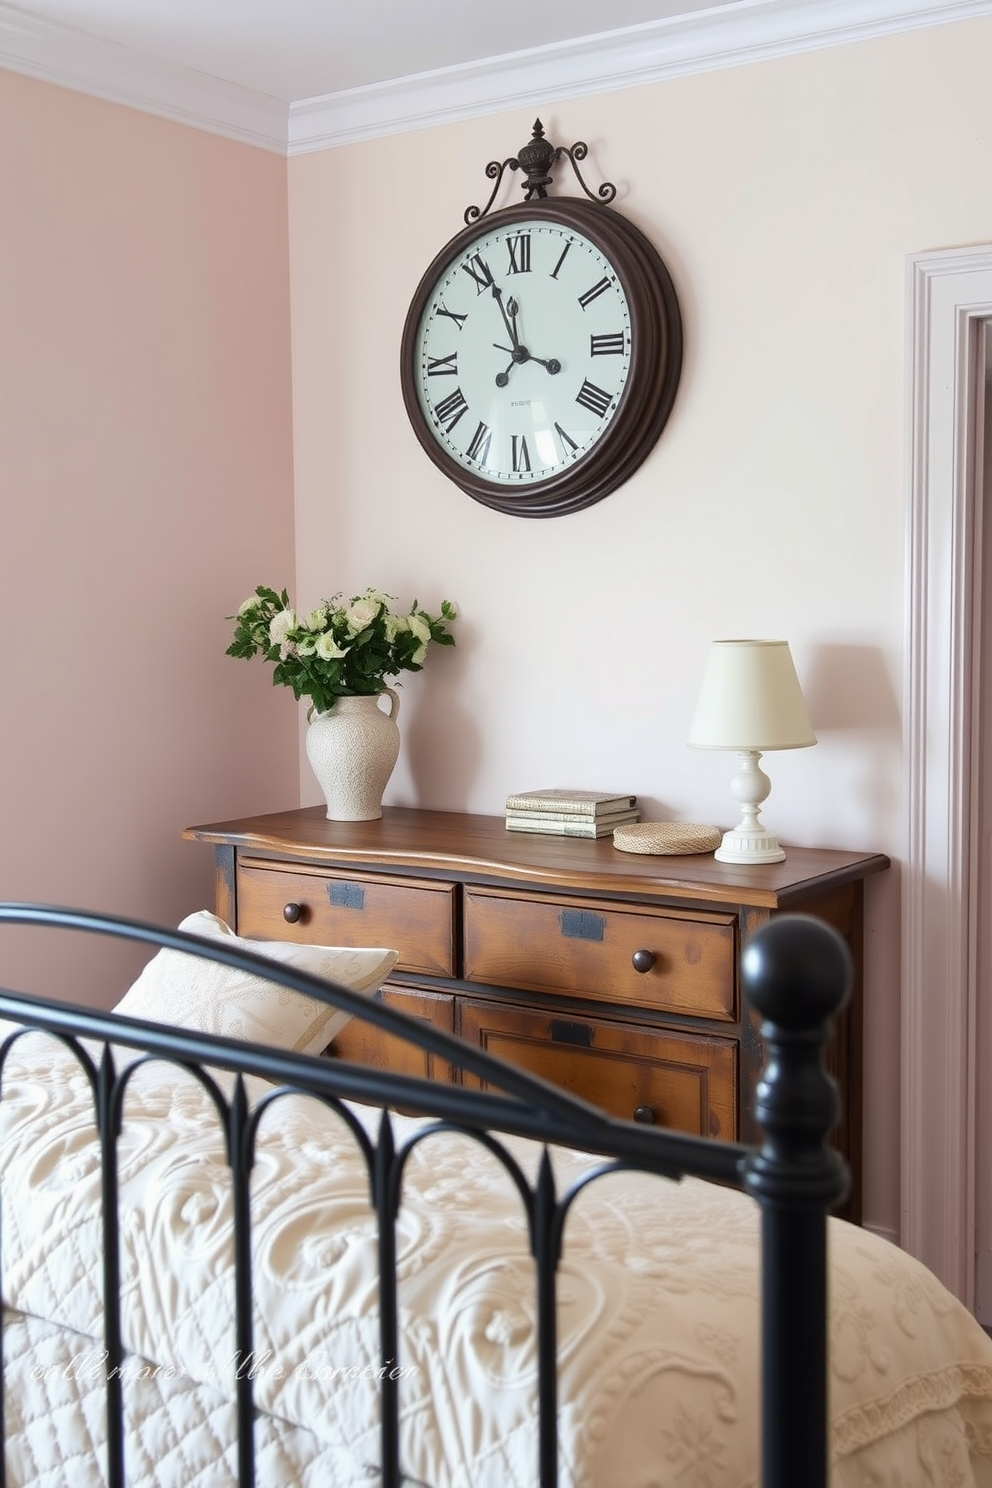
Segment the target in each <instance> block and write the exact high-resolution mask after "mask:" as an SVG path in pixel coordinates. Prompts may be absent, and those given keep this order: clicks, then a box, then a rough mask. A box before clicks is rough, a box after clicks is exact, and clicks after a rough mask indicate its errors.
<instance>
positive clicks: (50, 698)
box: [0, 72, 298, 1005]
mask: <svg viewBox="0 0 992 1488" xmlns="http://www.w3.org/2000/svg"><path fill="white" fill-rule="evenodd" d="M0 202H2V203H3V206H2V210H0V595H2V604H3V644H2V649H0V898H4V899H8V898H9V899H20V900H41V901H45V902H49V903H63V904H70V905H78V906H83V907H87V908H94V909H104V910H114V911H120V912H123V913H126V914H131V915H134V916H138V917H143V918H149V919H154V920H160V921H165V922H172V923H175V921H176V920H177V919H178V918H179V917H180V916H181V915H183V914H185V913H187V912H188V911H189V910H191V909H194V908H199V907H201V906H202V905H204V904H210V903H211V902H212V886H211V866H212V865H211V862H210V855H209V851H208V850H206V849H204V848H200V847H194V846H192V845H190V844H187V843H183V842H182V841H181V840H180V833H181V831H182V828H183V827H184V826H187V825H189V824H190V823H193V822H196V821H204V820H216V819H217V818H219V817H222V816H225V815H234V814H236V813H238V812H244V811H247V810H256V809H264V808H265V807H266V806H268V807H271V808H273V809H274V808H275V807H277V806H284V805H285V804H286V802H287V801H290V802H292V801H293V800H295V798H296V793H297V789H298V774H297V764H296V751H295V740H296V717H295V709H294V708H293V707H292V699H290V700H289V701H290V707H289V708H286V709H278V708H274V707H272V699H271V696H270V693H271V688H270V686H269V679H268V678H267V677H265V676H263V674H262V672H261V670H259V672H258V674H257V675H256V674H255V672H254V671H253V670H252V669H250V668H248V667H245V666H243V664H241V663H236V662H234V661H231V660H229V659H227V658H226V657H225V656H224V654H223V652H224V648H225V646H226V645H227V643H228V638H229V634H228V633H229V630H230V627H229V626H228V625H227V624H226V622H225V620H224V616H225V615H227V614H230V613H231V611H232V610H233V609H234V608H235V607H236V605H237V604H238V602H239V601H240V599H241V598H242V597H243V596H244V595H245V594H246V593H248V592H249V591H250V589H251V588H252V587H253V586H254V584H255V583H256V582H257V578H256V574H257V573H258V572H259V571H260V570H261V569H262V568H263V566H264V567H268V566H269V565H272V566H274V567H276V568H278V569H280V570H284V571H286V572H290V571H291V569H292V564H293V509H292V442H291V386H290V364H289V302H288V235H287V210H286V166H285V162H284V161H282V160H279V159H278V158H276V157H274V156H272V155H270V154H267V153H265V152H263V151H261V150H256V149H250V148H248V147H246V146H243V145H238V144H233V143H230V142H228V141H225V140H221V139H217V138H214V137H213V136H210V135H207V134H204V133H202V132H199V131H196V130H192V129H188V128H184V127H181V126H178V125H175V124H170V123H165V122H163V121H161V120H158V119H153V118H150V117H148V116H146V115H143V114H138V113H134V112H132V111H129V110H126V109H122V108H118V107H116V106H114V105H111V104H107V103H102V102H97V101H96V100H94V99H91V98H85V97H83V96H81V95H79V94H76V93H71V92H68V91H65V90H60V89H58V88H53V87H50V86H48V85H46V84H43V83H39V82H35V81H31V80H29V79H26V78H23V77H20V76H17V75H15V74H13V73H9V72H0ZM263 559H264V563H263ZM33 933H34V932H33ZM26 934H27V932H23V931H19V930H11V929H9V928H8V929H3V930H0V937H2V938H0V948H2V959H0V967H2V971H0V982H2V983H3V984H4V985H6V986H12V985H14V986H16V985H22V986H25V987H27V988H29V989H30V990H36V991H47V992H50V993H52V994H53V995H57V996H61V997H64V998H67V999H70V1000H79V1001H86V1002H91V1003H94V1004H97V1005H99V1004H106V1003H109V1002H111V1001H113V1000H115V997H116V996H119V995H120V992H121V991H122V990H123V986H124V985H126V980H123V979H124V978H125V977H126V976H127V975H128V973H129V972H130V971H132V970H133V969H134V966H135V964H136V953H135V951H134V950H133V949H132V948H128V949H127V950H126V951H120V950H119V951H118V952H116V953H109V952H107V951H106V950H100V949H99V948H98V946H97V945H96V943H95V942H92V941H87V942H86V945H85V955H84V953H83V946H82V945H81V943H80V942H79V941H78V938H77V937H75V936H73V937H66V936H62V937H61V938H60V939H58V940H55V938H54V937H53V936H50V937H49V938H48V939H47V940H46V944H45V947H44V952H43V954H39V951H38V948H37V945H36V943H35V945H34V949H33V950H32V951H31V952H29V950H28V946H27V943H26ZM138 959H140V957H139V958H138Z"/></svg>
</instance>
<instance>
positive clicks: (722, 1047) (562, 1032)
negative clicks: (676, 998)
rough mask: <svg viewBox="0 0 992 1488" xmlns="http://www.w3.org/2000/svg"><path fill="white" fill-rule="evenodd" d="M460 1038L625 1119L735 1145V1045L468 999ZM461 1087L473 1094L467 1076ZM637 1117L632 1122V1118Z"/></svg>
mask: <svg viewBox="0 0 992 1488" xmlns="http://www.w3.org/2000/svg"><path fill="white" fill-rule="evenodd" d="M460 1031H461V1035H462V1037H463V1038H464V1039H466V1040H467V1041H468V1042H469V1043H472V1044H476V1045H477V1046H478V1047H479V1048H480V1049H485V1050H486V1051H487V1053H489V1054H496V1055H498V1056H499V1057H500V1058H502V1059H506V1060H509V1061H510V1063H511V1064H514V1065H516V1066H517V1067H518V1068H522V1069H526V1070H529V1071H530V1072H531V1074H534V1075H540V1076H541V1078H542V1079H545V1080H548V1081H550V1082H551V1084H553V1085H559V1086H561V1087H562V1088H563V1089H565V1090H568V1091H570V1092H571V1093H572V1094H573V1095H578V1096H581V1097H582V1099H583V1100H587V1101H589V1102H590V1103H591V1104H592V1105H594V1106H599V1107H600V1108H601V1109H602V1110H604V1111H607V1112H609V1114H610V1115H611V1116H619V1117H622V1118H623V1119H624V1120H627V1121H630V1120H650V1121H652V1122H653V1123H655V1124H657V1125H658V1126H670V1127H674V1128H675V1129H676V1130H677V1131H684V1132H690V1133H692V1134H693V1135H695V1136H701V1137H720V1138H722V1139H724V1140H725V1141H732V1140H736V1138H737V1123H736V1117H735V1112H736V1110H737V1045H736V1043H735V1041H734V1040H733V1039H723V1038H693V1037H691V1036H690V1035H685V1034H677V1033H657V1032H655V1030H654V1029H649V1028H638V1027H626V1026H624V1025H622V1024H617V1023H609V1022H606V1021H605V1020H603V1019H599V1018H581V1019H576V1018H561V1017H557V1016H555V1015H554V1014H548V1013H544V1012H539V1011H538V1010H537V1009H527V1008H513V1007H507V1006H505V1005H504V1004H502V1003H490V1002H483V1001H479V1000H475V999H470V998H465V999H463V1001H462V1004H461V1029H460ZM462 1080H463V1083H464V1084H466V1085H473V1086H475V1087H478V1086H479V1084H480V1081H479V1080H478V1079H477V1078H476V1077H475V1076H473V1075H470V1074H469V1073H468V1071H465V1072H464V1073H463V1075H462ZM635 1112H636V1113H637V1115H636V1116H635Z"/></svg>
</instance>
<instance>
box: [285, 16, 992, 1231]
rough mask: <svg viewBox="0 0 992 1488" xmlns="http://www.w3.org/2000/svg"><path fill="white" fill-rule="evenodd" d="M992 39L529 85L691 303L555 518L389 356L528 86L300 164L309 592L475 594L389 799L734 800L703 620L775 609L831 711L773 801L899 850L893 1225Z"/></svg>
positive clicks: (873, 1029)
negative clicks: (428, 415)
mask: <svg viewBox="0 0 992 1488" xmlns="http://www.w3.org/2000/svg"><path fill="white" fill-rule="evenodd" d="M990 51H992V22H990V21H988V20H977V21H972V22H968V23H962V24H958V25H950V26H943V27H939V28H935V29H933V30H929V31H921V32H917V33H914V34H907V35H903V36H898V37H893V38H887V39H883V40H876V41H870V42H865V43H861V44H858V45H854V46H847V47H843V48H836V49H832V50H823V51H819V52H811V53H808V54H805V55H802V56H797V57H793V58H788V59H784V60H776V61H772V62H767V63H761V64H755V65H751V66H747V67H739V68H735V69H730V70H726V71H721V72H714V73H710V74H706V75H701V76H696V77H688V78H682V79H677V80H672V81H668V82H665V83H660V84H653V85H650V86H645V87H642V88H638V89H632V90H628V91H626V92H622V93H617V94H609V95H599V96H595V97H590V98H585V99H581V100H576V101H573V102H569V103H565V104H556V105H555V106H554V107H551V108H548V109H544V110H541V111H540V112H541V117H542V119H543V121H544V124H545V128H546V131H547V133H548V135H549V136H550V137H551V138H552V139H553V140H554V141H561V142H566V143H570V142H572V141H573V140H575V139H576V138H582V139H585V140H587V141H588V142H589V144H590V146H591V155H590V161H589V171H588V173H589V176H590V178H591V179H592V180H593V181H598V180H599V179H600V177H601V176H606V177H608V178H611V179H615V180H616V181H617V183H618V185H619V186H620V198H619V201H618V205H619V207H620V210H622V211H623V212H625V213H626V214H627V215H629V216H630V217H631V218H632V219H633V220H634V221H635V222H636V223H637V224H638V225H639V226H640V227H642V228H643V229H644V230H645V231H646V232H647V233H648V234H649V235H650V237H651V238H652V239H653V241H654V242H655V243H656V245H657V246H658V248H659V249H660V250H661V252H662V254H663V255H664V257H665V258H666V260H667V262H668V264H669V266H670V268H671V270H672V273H673V275H674V278H675V281H676V285H677V288H678V292H679V296H680V300H681V305H682V310H683V315H684V319H685V328H686V363H685V370H684V373H683V379H682V384H681V388H680V391H679V396H678V400H677V402H676V406H675V410H674V413H673V416H672V419H671V421H670V424H669V426H668V428H667V429H666V431H665V433H664V434H663V436H662V439H661V442H660V443H659V445H658V446H657V448H656V449H655V451H654V452H653V454H652V455H651V456H650V458H649V459H648V461H647V463H646V464H645V465H644V466H643V467H642V469H641V470H640V471H639V472H638V473H637V474H636V475H635V476H634V478H633V479H632V480H631V481H630V482H629V483H628V484H627V485H626V486H624V487H622V488H621V489H620V490H619V491H618V492H617V493H615V494H614V495H612V496H610V497H609V498H607V499H606V500H605V501H604V502H602V503H601V504H599V505H597V506H595V507H592V508H590V509H589V510H587V511H584V512H581V513H577V514H575V515H572V516H568V517H563V518H556V519H550V520H543V521H534V520H530V521H524V520H520V519H514V518H511V517H506V516H503V515H500V514H497V513H493V512H490V511H488V510H486V509H485V508H483V507H481V506H479V505H476V504H475V503H473V502H471V501H470V500H469V499H468V498H467V497H465V496H463V495H461V494H460V493H459V491H458V490H457V489H456V488H455V487H454V486H453V485H451V484H449V483H447V482H446V481H445V480H444V478H443V477H442V476H441V475H440V474H439V473H438V472H437V471H436V470H435V468H434V466H433V465H432V464H431V463H430V462H429V461H428V460H427V458H426V457H425V456H424V455H423V453H422V452H421V450H420V448H419V446H418V445H417V443H416V441H415V439H414V436H413V434H412V432H411V430H410V429H409V427H408V425H407V422H406V419H405V415H404V411H403V406H402V400H401V395H400V385H399V375H398V368H397V353H398V344H399V336H400V331H401V327H402V324H403V317H404V313H405V309H406V306H407V304H408V302H409V300H410V298H411V296H412V294H413V291H414V289H415V287H416V284H417V282H418V279H419V276H420V274H421V272H422V271H423V269H424V268H425V267H426V266H427V264H428V263H429V262H430V260H431V258H432V257H433V255H434V254H435V253H436V252H437V250H438V249H439V247H440V246H441V245H442V244H443V242H444V241H445V240H446V239H447V238H449V237H451V236H453V235H454V233H455V232H457V231H458V230H459V228H460V226H461V214H462V211H463V209H464V208H465V207H466V206H467V205H468V204H469V203H470V202H482V201H484V200H485V196H486V191H487V183H486V181H485V178H484V175H483V170H484V166H485V163H486V162H487V161H488V160H490V159H492V158H494V157H499V158H502V157H504V156H506V155H508V154H512V153H514V151H515V150H516V149H517V148H519V147H520V146H521V145H522V144H523V143H524V142H525V141H526V139H527V138H528V135H529V132H530V126H531V123H532V121H533V114H534V111H533V110H529V111H521V112H520V113H515V114H512V115H505V116H500V117H491V118H486V119H482V120H476V121H473V122H469V123H459V124H458V125H456V126H452V127H450V128H440V129H434V130H430V131H425V132H421V133H413V134H408V135H405V136H402V137H399V138H394V139H384V140H379V141H374V142H369V143H365V144H361V145H354V146H350V147H347V148H341V149H338V150H334V151H327V152H324V153H317V154H311V155H304V156H299V157H296V158H294V159H292V160H291V161H290V166H289V182H290V238H291V265H292V277H291V286H292V294H291V297H292V324H293V379H294V414H295V462H296V520H297V573H298V578H299V598H300V602H301V603H302V604H309V603H311V602H313V601H315V600H316V599H317V598H318V597H320V595H321V594H323V593H327V592H330V591H333V590H335V589H337V588H343V589H345V590H349V591H352V590H355V591H357V590H358V589H360V588H363V587H364V586H365V585H366V584H375V585H378V586H381V587H384V588H386V589H388V590H390V591H392V592H394V593H396V594H397V595H399V596H400V597H401V598H403V599H408V598H411V597H413V596H414V595H415V596H416V597H418V598H419V599H420V600H421V601H423V602H427V603H431V604H434V603H436V602H437V601H438V600H439V599H440V598H441V597H450V598H451V599H453V600H455V601H456V602H457V603H458V604H459V606H460V609H461V619H460V621H459V627H458V641H459V644H458V649H457V650H456V651H455V652H453V653H451V652H449V653H444V654H442V653H438V654H437V655H436V656H435V657H434V658H433V659H432V660H431V662H430V663H429V666H428V669H427V671H426V672H425V673H424V674H423V676H421V677H417V678H414V679H412V680H410V681H409V682H408V683H407V685H406V687H405V689H404V699H405V701H404V711H403V713H402V715H401V719H400V723H401V729H402V731H403V735H404V748H403V751H402V754H401V760H400V765H399V767H398V769H397V772H396V774H395V776H394V778H393V781H392V783H391V785H390V788H389V792H388V794H387V800H391V801H393V802H396V803H417V804H421V805H427V806H438V807H451V808H461V809H465V810H469V811H480V812H494V813H495V812H499V811H500V810H501V807H502V802H503V799H504V797H505V796H506V794H507V792H508V791H509V790H515V789H521V788H527V787H534V786H540V785H546V784H555V783H557V784H574V785H583V786H594V787H610V788H617V789H622V790H631V791H636V792H637V793H638V794H639V795H640V797H641V799H642V802H643V803H644V805H645V807H646V810H647V813H648V814H649V815H658V816H672V817H680V818H684V819H688V820H694V821H713V822H717V823H719V824H721V825H725V824H729V821H730V819H731V818H732V816H733V813H732V811H731V802H730V798H729V792H728V788H727V782H728V780H729V775H730V773H731V771H730V761H729V760H727V759H725V758H722V757H719V756H714V755H712V754H706V753H697V752H695V751H692V750H689V749H688V748H687V747H686V745H685V738H686V732H687V729H688V726H689V721H690V717H691V713H692V709H693V706H694V702H695V694H696V689H697V686H698V683H699V679H700V676H701V672H702V667H703V661H704V658H705V655H706V649H707V644H708V642H709V640H710V639H711V638H714V637H717V636H728V635H729V636H734V635H771V636H784V637H786V638H788V639H789V641H790V642H791V644H792V647H793V652H794V655H795V658H796V663H797V667H798V670H799V673H800V676H801V678H802V679H803V682H804V684H805V687H806V690H807V695H808V698H809V702H810V706H811V711H812V714H813V718H814V723H815V726H816V729H817V732H818V735H819V740H820V742H819V745H818V746H817V748H816V749H814V750H807V751H798V752H796V753H793V754H779V755H775V756H771V757H770V759H769V761H768V764H769V768H770V773H771V775H772V779H773V792H772V796H771V798H770V800H769V802H768V805H767V806H766V808H765V817H766V819H767V821H768V823H769V825H770V826H772V828H773V829H775V830H777V831H778V832H779V833H780V835H781V836H782V838H783V840H784V841H785V842H786V843H788V842H790V841H791V842H795V843H802V844H813V845H823V846H836V847H851V848H864V849H876V850H881V851H884V852H887V853H889V854H891V855H892V857H893V859H895V860H896V865H895V866H894V868H893V871H892V872H890V873H889V874H887V875H885V876H884V877H883V878H881V879H878V880H875V881H873V883H872V884H871V885H870V886H869V892H868V902H867V941H868V959H869V976H870V992H871V995H870V1002H869V1007H868V1012H867V1022H868V1027H867V1050H866V1059H867V1075H866V1090H865V1096H866V1130H867V1151H866V1188H867V1192H866V1208H867V1218H868V1220H869V1222H871V1223H873V1224H875V1225H877V1226H878V1227H880V1228H882V1229H886V1230H890V1231H892V1232H895V1231H896V1230H897V1228H898V1047H899V1015H898V965H897V957H898V900H899V893H898V859H899V857H900V855H901V852H902V847H903V820H904V815H905V812H904V806H903V802H902V800H901V790H902V779H903V760H902V751H901V688H902V680H901V679H902V673H903V638H904V629H905V625H904V613H903V604H904V571H903V570H904V557H903V526H904V503H905V484H904V481H905V452H904V425H905V410H904V397H905V394H904V379H905V372H904V362H905V351H904V316H905V276H906V268H905V263H906V257H907V255H908V254H910V253H914V252H919V251H922V250H926V249H930V248H936V247H941V246H947V245H957V244H966V243H974V242H979V241H987V240H988V239H989V238H992V207H990V205H989V203H990V200H992V194H990V185H992V181H990V176H992V149H990V143H989V134H988V108H987V92H986V75H987V66H986V62H987V58H988V56H989V54H990ZM518 189H519V188H518V186H517V185H516V184H514V185H513V187H512V188H511V192H510V197H509V199H512V195H515V194H516V192H517V191H518ZM266 578H267V581H272V582H274V581H278V580H279V579H280V575H279V574H273V573H271V572H267V575H266ZM302 781H303V796H304V799H305V800H311V801H312V800H315V799H316V793H315V791H314V787H313V783H312V781H311V779H310V777H309V774H308V772H307V771H306V769H305V767H304V770H303V774H302Z"/></svg>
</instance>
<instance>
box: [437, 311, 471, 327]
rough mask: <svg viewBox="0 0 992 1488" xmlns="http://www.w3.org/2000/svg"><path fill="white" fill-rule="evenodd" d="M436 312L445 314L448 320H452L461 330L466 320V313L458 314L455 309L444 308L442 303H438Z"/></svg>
mask: <svg viewBox="0 0 992 1488" xmlns="http://www.w3.org/2000/svg"><path fill="white" fill-rule="evenodd" d="M437 313H438V315H446V316H447V317H448V319H449V320H453V321H454V322H455V325H456V326H457V327H458V329H459V330H461V328H462V326H463V325H464V324H465V322H466V320H468V316H467V315H459V314H458V311H457V310H445V308H444V306H443V305H438V307H437Z"/></svg>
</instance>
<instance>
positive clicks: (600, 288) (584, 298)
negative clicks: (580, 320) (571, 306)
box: [579, 279, 610, 310]
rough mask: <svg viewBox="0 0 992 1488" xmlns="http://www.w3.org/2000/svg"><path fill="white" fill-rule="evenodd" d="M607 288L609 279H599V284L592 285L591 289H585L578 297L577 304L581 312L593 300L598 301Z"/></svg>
mask: <svg viewBox="0 0 992 1488" xmlns="http://www.w3.org/2000/svg"><path fill="white" fill-rule="evenodd" d="M609 287H610V281H609V279H600V281H599V283H598V284H594V285H593V287H592V289H587V290H586V292H585V294H583V295H579V304H580V305H581V306H582V308H583V310H585V309H586V308H587V307H588V306H589V305H591V304H592V302H593V300H598V299H599V297H600V295H601V294H605V293H606V291H607V290H608V289H609Z"/></svg>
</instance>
